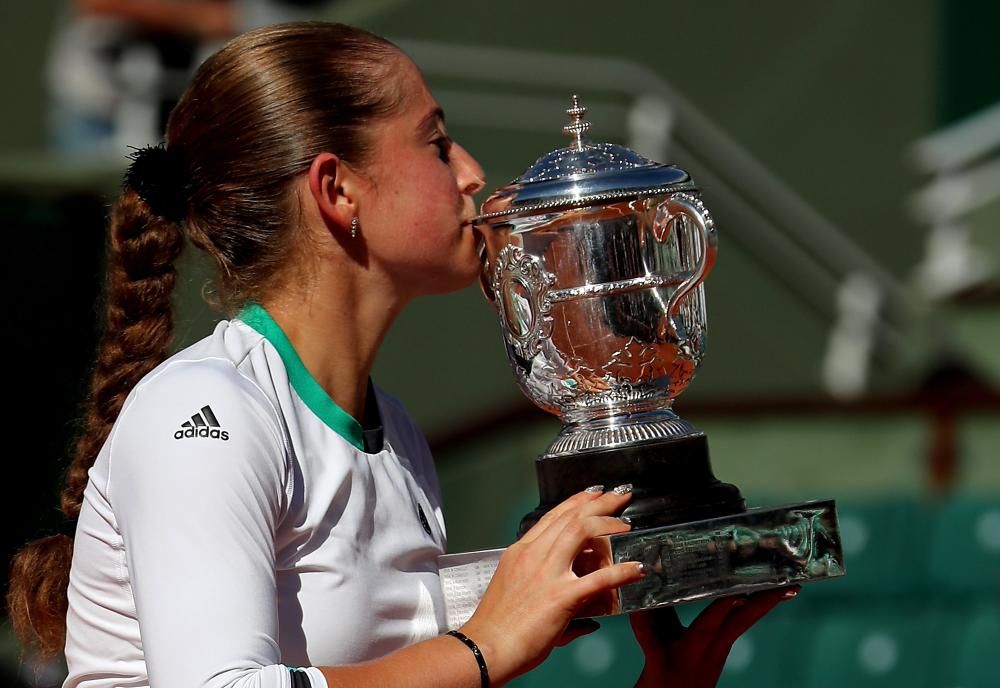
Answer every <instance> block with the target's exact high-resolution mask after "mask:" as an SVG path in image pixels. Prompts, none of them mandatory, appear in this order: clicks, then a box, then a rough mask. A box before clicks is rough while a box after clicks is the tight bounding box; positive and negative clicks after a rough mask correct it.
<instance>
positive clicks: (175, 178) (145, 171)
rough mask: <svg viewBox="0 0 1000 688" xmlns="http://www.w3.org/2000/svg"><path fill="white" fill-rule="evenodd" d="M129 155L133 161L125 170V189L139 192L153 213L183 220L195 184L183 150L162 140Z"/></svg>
mask: <svg viewBox="0 0 1000 688" xmlns="http://www.w3.org/2000/svg"><path fill="white" fill-rule="evenodd" d="M128 157H129V160H131V161H132V163H131V164H130V165H129V166H128V170H127V171H126V172H125V179H124V180H123V181H122V189H123V190H124V189H132V190H133V191H135V192H136V193H137V194H139V197H140V198H141V199H142V200H144V201H145V202H146V203H147V204H148V205H149V209H150V210H152V211H153V213H154V214H156V215H159V216H160V217H163V218H166V219H167V220H170V221H171V222H180V221H181V220H183V219H184V217H185V216H186V215H187V210H188V205H189V204H190V202H191V195H192V192H193V190H194V185H193V184H192V183H191V173H190V170H189V169H188V166H187V163H186V162H185V160H184V156H183V154H182V153H181V151H180V149H178V147H177V146H171V147H170V148H167V147H166V146H164V145H163V144H162V143H159V144H157V145H155V146H146V147H144V148H136V149H134V150H133V152H132V153H131V155H129V156H128Z"/></svg>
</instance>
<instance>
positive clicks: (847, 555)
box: [803, 497, 934, 602]
mask: <svg viewBox="0 0 1000 688" xmlns="http://www.w3.org/2000/svg"><path fill="white" fill-rule="evenodd" d="M837 515H838V519H839V523H840V531H841V538H842V540H843V548H844V561H845V564H846V568H847V574H846V575H845V576H843V577H842V578H837V579H833V580H830V581H821V582H818V583H815V584H810V585H809V586H808V587H807V588H806V591H807V594H804V595H803V598H804V600H805V601H808V602H816V601H821V600H824V599H842V598H848V597H849V598H854V599H858V598H868V597H875V598H878V597H885V596H902V595H913V594H918V593H922V592H923V591H924V590H925V589H926V584H927V581H926V574H925V570H926V564H925V562H926V557H927V546H928V538H929V536H928V533H929V531H930V530H931V523H932V520H933V517H934V514H933V511H932V510H931V509H929V508H928V507H927V506H926V505H925V504H924V503H922V502H921V501H919V500H917V499H915V498H908V497H890V498H883V499H879V500H870V501H856V502H851V501H843V500H838V504H837Z"/></svg>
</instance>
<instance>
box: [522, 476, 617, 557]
mask: <svg viewBox="0 0 1000 688" xmlns="http://www.w3.org/2000/svg"><path fill="white" fill-rule="evenodd" d="M603 494H604V486H603V485H594V486H593V488H590V487H588V488H587V489H586V490H583V491H581V492H577V493H576V494H574V495H572V496H571V497H567V498H566V499H564V500H563V501H561V502H559V503H558V504H557V505H555V506H554V507H552V508H551V509H549V510H548V511H547V512H545V514H544V515H543V516H542V517H541V518H540V519H538V523H536V524H535V525H533V526H531V528H529V529H528V532H526V533H525V534H524V535H522V536H521V538H520V541H521V542H524V543H528V542H532V541H533V540H535V539H536V538H537V537H538V536H539V535H541V534H542V533H544V532H545V531H546V530H547V529H548V528H550V527H551V526H552V524H553V523H555V522H557V521H558V520H559V519H560V518H561V517H562V516H563V514H565V513H567V512H569V511H573V510H574V509H577V508H579V507H581V506H583V505H584V504H587V503H588V502H592V501H594V500H596V499H598V498H599V497H601V496H602V495H603Z"/></svg>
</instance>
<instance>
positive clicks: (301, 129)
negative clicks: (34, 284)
mask: <svg viewBox="0 0 1000 688" xmlns="http://www.w3.org/2000/svg"><path fill="white" fill-rule="evenodd" d="M400 55H401V52H400V51H399V49H398V48H397V47H396V46H394V45H393V44H392V43H390V42H388V41H386V40H385V39H383V38H380V37H378V36H375V35H373V34H370V33H368V32H365V31H362V30H360V29H355V28H352V27H348V26H344V25H341V24H330V23H323V22H297V23H290V24H280V25H276V26H272V27H265V28H263V29H258V30H256V31H252V32H249V33H246V34H243V35H241V36H238V37H236V38H234V39H233V40H232V41H230V42H229V43H227V44H226V45H225V46H224V47H223V48H222V49H221V50H220V51H219V52H217V53H215V54H214V55H213V56H212V57H210V58H209V59H208V60H207V61H206V62H205V63H204V64H203V65H202V66H201V67H200V68H199V69H198V71H197V72H196V74H195V75H194V77H193V79H192V81H191V84H190V85H189V86H188V88H187V90H186V91H185V93H184V95H183V96H182V97H181V99H180V101H179V102H178V104H177V106H176V107H175V108H174V110H173V111H172V113H171V115H170V119H169V121H168V124H167V132H166V145H165V147H164V150H166V151H173V152H174V153H182V157H183V165H182V166H180V167H179V168H177V169H180V170H182V171H183V176H185V177H186V178H185V179H180V178H176V179H174V180H173V182H172V183H175V184H179V185H184V187H185V192H184V194H183V201H184V204H183V206H182V207H181V212H177V213H175V212H173V211H174V210H176V208H170V209H164V208H162V207H160V205H159V204H160V202H159V201H158V200H156V199H157V198H159V197H160V195H159V193H158V192H159V191H162V189H158V188H157V186H158V185H160V184H164V183H171V182H170V181H169V180H166V181H164V180H159V179H157V180H154V181H153V182H150V181H149V179H148V178H147V177H146V172H144V171H141V170H139V171H137V170H136V169H135V168H134V167H133V168H132V169H131V170H130V172H131V174H130V175H129V176H128V177H127V180H128V184H127V185H126V188H125V189H124V190H123V192H122V194H121V195H120V196H119V198H118V200H117V201H116V203H115V205H114V207H113V208H112V211H111V217H110V226H109V232H108V242H107V274H106V280H105V285H104V310H105V316H104V323H103V333H102V335H101V339H100V343H99V345H98V353H97V360H96V363H95V365H94V368H93V371H92V379H91V384H90V391H89V397H88V399H87V401H86V402H85V404H84V407H83V419H82V422H81V424H80V430H79V434H78V437H77V439H76V444H75V450H74V452H73V457H72V461H71V462H70V465H69V467H68V469H67V472H66V479H65V487H64V490H63V493H62V498H61V508H62V511H63V513H64V514H65V516H66V518H67V519H69V520H71V521H73V520H75V519H76V518H77V516H78V515H79V514H80V510H81V507H82V505H83V495H84V489H85V487H86V485H87V476H88V472H89V470H90V467H91V466H92V465H93V464H94V461H95V460H96V458H97V455H98V452H99V451H100V449H101V447H102V446H103V445H104V442H105V440H106V439H107V437H108V435H109V434H110V432H111V427H112V425H113V424H114V422H115V420H116V419H117V417H118V414H119V412H120V411H121V408H122V404H123V403H124V401H125V398H126V397H127V396H128V394H129V392H130V391H131V390H132V388H133V387H135V385H136V384H137V383H138V382H139V380H140V379H141V378H142V377H143V376H144V375H146V374H147V373H148V372H149V371H150V370H152V369H153V368H154V367H156V366H157V365H158V364H159V363H160V362H162V361H163V360H164V359H165V358H166V356H167V355H168V351H169V346H170V343H171V339H172V336H173V313H172V306H171V296H172V292H173V289H174V285H175V282H176V279H177V276H176V271H175V269H174V263H175V261H176V259H177V257H178V256H179V255H180V253H181V251H182V249H183V247H184V245H185V232H184V230H186V234H187V238H188V239H190V241H191V242H192V243H193V244H195V245H196V246H197V247H198V248H200V249H202V250H204V251H206V252H207V253H208V254H209V255H211V256H212V257H213V258H214V261H215V263H216V267H217V271H218V274H219V280H218V285H217V294H216V303H215V304H214V305H216V306H218V307H219V308H220V309H222V310H223V311H224V312H225V313H227V314H229V315H231V314H232V313H233V312H235V310H236V309H237V308H239V307H240V305H242V304H243V303H245V302H247V301H248V300H251V299H260V298H262V295H263V294H266V293H268V290H269V289H272V288H274V287H275V286H276V285H278V284H280V283H281V280H282V279H283V278H284V276H285V273H286V272H288V271H290V270H291V269H292V268H291V266H292V265H293V264H294V261H295V258H296V257H297V256H296V252H295V246H296V242H295V238H296V232H295V230H296V226H297V223H296V221H295V217H296V206H295V202H294V198H293V194H292V193H291V184H292V181H293V179H294V178H296V177H297V176H299V175H301V174H302V173H304V172H305V171H306V170H308V168H309V165H310V164H311V162H312V160H313V159H314V158H315V156H316V155H317V154H319V153H321V152H324V151H329V152H333V153H335V154H337V155H338V156H339V157H340V158H341V159H343V160H346V161H350V162H351V163H352V164H353V165H358V166H362V165H364V164H365V162H366V160H367V159H368V157H369V155H370V152H371V150H370V149H371V143H372V142H371V141H369V140H368V139H367V138H366V136H365V125H366V124H369V123H371V122H372V121H374V120H377V119H379V118H382V117H386V116H389V115H391V114H392V113H394V112H395V111H396V110H397V109H398V107H399V105H400V102H401V96H400V93H401V89H399V88H398V85H397V84H396V83H395V82H394V81H393V79H391V78H390V75H391V73H392V68H393V67H394V66H395V65H396V64H397V62H396V61H397V60H398V59H399V56H400ZM146 162H147V163H148V160H147V161H146ZM149 166H150V165H148V164H147V165H146V167H149ZM153 167H155V165H154V166H153ZM168 176H169V175H168ZM174 176H175V177H176V176H177V175H176V174H174ZM139 190H141V193H140V191H139ZM168 191H169V190H168ZM167 195H168V196H169V195H170V194H169V193H168V194H167ZM174 195H175V196H176V194H174ZM151 200H152V201H153V205H154V206H156V209H155V210H154V209H153V208H152V207H151V206H150V201H151ZM168 210H169V211H168ZM72 550H73V539H72V537H70V536H68V535H64V534H61V535H54V536H51V537H45V538H41V539H39V540H35V541H33V542H30V543H28V544H27V545H25V546H24V548H22V550H21V551H20V552H19V553H18V554H17V555H16V556H15V557H14V560H13V562H12V564H11V572H10V585H9V589H8V595H7V607H8V613H9V615H10V619H11V621H12V623H13V626H14V630H15V632H16V633H17V635H18V638H19V639H20V641H21V643H22V645H23V646H24V647H26V648H32V649H33V650H35V651H36V652H37V653H38V654H39V655H42V656H47V655H54V654H58V653H59V652H61V651H62V648H63V645H64V644H65V634H66V611H67V607H68V602H67V587H68V584H69V570H70V561H71V558H72Z"/></svg>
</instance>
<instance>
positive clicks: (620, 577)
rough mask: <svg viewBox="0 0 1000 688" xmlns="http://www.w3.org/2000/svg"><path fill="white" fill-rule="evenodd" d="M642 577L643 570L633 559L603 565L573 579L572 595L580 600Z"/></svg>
mask: <svg viewBox="0 0 1000 688" xmlns="http://www.w3.org/2000/svg"><path fill="white" fill-rule="evenodd" d="M642 577H643V571H642V567H641V566H640V564H639V563H638V562H635V561H626V562H624V563H621V564H614V565H612V566H605V567H604V568H602V569H598V570H596V571H594V572H593V573H588V574H587V575H586V576H583V577H582V578H580V579H578V580H576V581H574V583H573V586H572V592H573V596H574V597H575V598H576V599H577V600H579V602H582V601H583V600H585V599H587V598H588V597H591V596H593V595H596V594H597V593H599V592H603V591H605V590H610V589H611V588H617V587H619V586H621V585H628V584H629V583H634V582H636V581H637V580H641V579H642ZM579 602H578V604H579Z"/></svg>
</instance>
